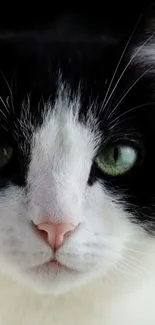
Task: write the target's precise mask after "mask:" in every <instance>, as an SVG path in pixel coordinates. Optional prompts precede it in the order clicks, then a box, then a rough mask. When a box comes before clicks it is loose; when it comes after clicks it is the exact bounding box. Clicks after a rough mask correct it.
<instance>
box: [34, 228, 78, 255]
mask: <svg viewBox="0 0 155 325" xmlns="http://www.w3.org/2000/svg"><path fill="white" fill-rule="evenodd" d="M37 228H38V230H39V232H40V235H41V236H42V237H43V238H44V240H45V241H46V242H47V243H48V245H49V246H50V247H51V248H52V249H53V250H54V251H56V250H57V249H58V248H59V247H60V246H61V245H62V244H63V243H64V240H65V238H66V237H67V236H68V235H69V234H70V233H71V232H72V231H73V230H74V229H75V228H76V225H73V224H72V223H59V224H54V223H52V222H51V223H49V222H43V223H40V224H39V225H37Z"/></svg>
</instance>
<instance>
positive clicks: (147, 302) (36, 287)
mask: <svg viewBox="0 0 155 325" xmlns="http://www.w3.org/2000/svg"><path fill="white" fill-rule="evenodd" d="M107 12H108V11H107ZM150 12H151V13H150ZM91 19H92V18H91ZM91 19H90V21H85V16H82V15H79V16H78V15H71V14H70V15H64V16H63V15H62V16H61V17H59V18H57V19H56V18H54V19H53V20H52V19H51V21H52V23H51V24H50V26H49V25H48V26H47V25H46V26H44V27H41V29H39V28H34V29H30V30H28V29H24V30H21V31H17V30H15V29H14V30H13V31H12V30H6V29H5V30H4V29H3V31H2V32H1V36H0V44H1V52H0V59H1V60H0V67H1V83H0V85H1V88H0V118H1V126H0V155H1V156H0V163H1V166H2V167H1V168H0V271H1V272H0V274H1V276H0V286H1V290H0V324H3V325H9V324H10V325H14V324H16V325H19V324H22V325H26V324H29V325H31V324H32V325H35V324H37V325H41V324H42V323H44V324H46V325H59V324H62V323H63V324H70V325H72V324H75V325H76V324H81V325H87V324H89V325H96V324H98V325H101V324H105V325H114V324H119V325H123V324H130V325H131V324H133V325H140V324H141V325H143V324H146V323H149V325H153V324H154V323H155V313H154V300H155V276H154V273H155V260H154V258H153V256H154V247H155V239H154V233H155V209H154V206H155V187H154V183H155V170H154V164H155V158H154V154H153V152H154V140H155V129H154V119H155V102H154V69H155V63H154V55H153V48H154V47H155V46H154V44H155V38H154V32H155V28H154V24H153V21H154V19H155V10H154V8H153V10H152V8H151V11H148V12H146V14H145V15H144V16H142V17H141V18H140V19H139V21H138V20H137V19H138V18H137V17H136V19H134V18H133V21H132V19H130V23H129V22H126V24H125V23H123V26H124V30H123V27H122V30H123V31H122V33H121V31H120V26H118V24H116V23H114V22H113V24H112V23H111V24H110V23H107V22H106V21H105V22H102V24H101V22H100V21H98V23H97V21H95V22H94V21H93V20H91ZM137 21H138V23H137ZM93 24H94V25H93ZM91 26H94V27H91ZM116 27H117V28H116ZM148 31H149V32H148ZM148 34H149V35H148ZM117 145H128V146H130V147H132V148H134V150H135V152H136V153H137V160H136V163H135V165H134V166H133V168H131V170H129V171H128V172H127V173H125V174H123V175H119V176H108V175H107V174H106V173H104V172H102V171H101V170H100V168H99V167H98V165H97V163H96V157H98V156H99V155H100V153H101V152H103V151H104V150H106V148H108V147H109V146H117ZM5 153H6V156H5ZM1 157H2V158H3V159H4V158H5V157H6V158H5V159H8V160H7V161H6V162H5V163H4V161H3V160H2V158H1ZM47 218H48V221H51V222H53V223H61V222H68V220H69V221H70V222H72V223H75V224H76V225H77V227H76V229H75V231H74V232H73V233H71V234H70V235H69V236H68V237H67V238H66V239H65V241H64V244H63V245H62V246H61V247H60V248H59V249H58V250H57V251H56V252H54V251H53V250H52V249H51V248H50V247H49V246H48V245H47V244H46V242H45V241H44V240H43V239H42V237H41V236H40V234H39V232H37V231H36V228H35V225H37V224H39V223H41V222H43V221H44V220H46V219H47ZM53 258H55V259H56V260H57V262H58V263H60V264H62V265H63V266H62V267H60V266H59V265H51V263H50V261H51V260H52V259H53Z"/></svg>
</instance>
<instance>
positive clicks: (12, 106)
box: [0, 70, 15, 113]
mask: <svg viewBox="0 0 155 325" xmlns="http://www.w3.org/2000/svg"><path fill="white" fill-rule="evenodd" d="M0 73H1V75H2V77H3V79H4V81H5V83H6V85H7V87H8V90H9V92H10V98H11V108H12V111H13V113H15V112H14V104H13V93H12V90H11V87H10V86H9V83H8V81H7V79H6V77H5V75H4V73H3V72H2V70H0Z"/></svg>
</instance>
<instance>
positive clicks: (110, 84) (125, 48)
mask: <svg viewBox="0 0 155 325" xmlns="http://www.w3.org/2000/svg"><path fill="white" fill-rule="evenodd" d="M141 18H142V14H141V15H140V17H139V19H138V22H137V23H136V26H135V27H134V29H133V31H132V33H131V35H130V37H129V39H128V41H127V43H126V45H125V47H124V50H123V52H122V54H121V57H120V59H119V61H118V63H117V66H116V68H115V70H114V73H113V75H112V78H111V81H110V83H109V86H108V89H107V91H106V94H105V97H104V100H103V107H104V103H105V101H106V99H107V96H108V94H109V91H110V88H111V86H112V83H113V81H114V78H115V76H116V73H117V71H118V69H119V67H120V64H121V62H122V59H123V57H124V55H125V52H126V50H127V48H128V46H129V44H130V42H131V39H132V37H133V35H134V33H135V31H136V29H137V27H138V25H139V22H140V21H141Z"/></svg>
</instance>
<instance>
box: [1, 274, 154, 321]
mask: <svg viewBox="0 0 155 325" xmlns="http://www.w3.org/2000/svg"><path fill="white" fill-rule="evenodd" d="M124 284H125V282H124ZM130 284H131V283H130ZM0 288H1V289H0V325H42V324H44V325H68V324H69V325H103V324H104V325H124V324H125V325H146V324H149V325H154V324H155V311H154V306H155V280H154V281H151V279H148V282H147V283H146V282H145V281H144V283H141V284H140V283H139V285H138V286H137V287H135V283H133V284H131V285H128V284H127V285H124V287H120V286H119V280H118V286H117V285H116V284H115V287H113V284H112V282H111V285H110V284H109V285H108V286H105V285H104V282H103V280H102V279H100V280H97V281H96V282H94V283H92V284H89V285H88V286H86V287H83V288H82V289H78V290H76V291H75V292H72V293H68V294H65V295H62V296H51V295H42V294H37V293H35V292H33V291H31V290H29V289H27V288H25V287H23V286H21V285H20V284H17V283H16V282H13V281H10V280H8V279H6V278H3V277H1V278H0Z"/></svg>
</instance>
